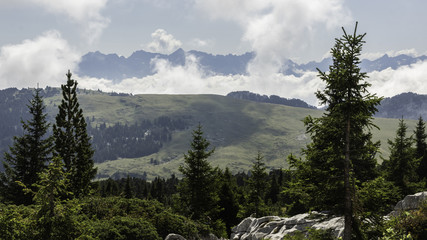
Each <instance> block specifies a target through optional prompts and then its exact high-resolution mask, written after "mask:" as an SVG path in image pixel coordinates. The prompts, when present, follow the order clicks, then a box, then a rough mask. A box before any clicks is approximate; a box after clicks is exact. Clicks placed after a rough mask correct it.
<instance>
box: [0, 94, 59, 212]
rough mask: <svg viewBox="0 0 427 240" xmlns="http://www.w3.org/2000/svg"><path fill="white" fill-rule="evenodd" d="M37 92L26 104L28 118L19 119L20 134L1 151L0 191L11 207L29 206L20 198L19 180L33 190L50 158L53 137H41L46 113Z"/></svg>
mask: <svg viewBox="0 0 427 240" xmlns="http://www.w3.org/2000/svg"><path fill="white" fill-rule="evenodd" d="M40 91H41V89H36V90H35V94H34V95H33V99H32V100H30V101H29V105H27V106H28V109H29V113H30V115H31V119H30V120H27V121H26V122H24V121H23V120H21V123H22V128H23V130H24V135H23V136H20V137H16V136H15V137H14V138H13V141H14V143H13V146H11V147H10V148H9V150H10V152H5V155H4V162H3V166H4V169H5V172H4V173H0V190H1V191H0V192H1V193H2V194H1V195H3V198H4V200H5V201H11V202H13V203H15V204H31V203H32V199H31V196H28V195H24V192H23V191H22V187H21V186H19V185H18V184H17V183H16V182H17V181H20V182H22V183H23V184H25V185H26V186H28V187H29V188H31V189H33V190H34V188H33V187H32V185H33V184H35V183H36V182H37V181H38V180H39V176H38V173H40V172H41V171H43V170H44V169H45V168H46V163H47V162H48V161H49V160H50V158H51V156H52V148H53V138H52V137H46V136H45V135H46V134H47V132H48V129H49V125H50V124H49V123H48V122H47V119H46V117H47V114H45V113H44V110H45V106H44V104H43V97H42V96H40Z"/></svg>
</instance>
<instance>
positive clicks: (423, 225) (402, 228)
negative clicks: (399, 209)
mask: <svg viewBox="0 0 427 240" xmlns="http://www.w3.org/2000/svg"><path fill="white" fill-rule="evenodd" d="M426 236H427V201H425V202H424V203H423V204H422V205H421V208H420V209H419V210H416V211H412V212H404V213H402V214H401V215H400V216H398V217H396V218H393V219H392V220H390V221H389V222H388V223H387V229H386V231H385V232H384V234H383V237H382V238H381V239H383V240H388V239H424V238H425V237H426Z"/></svg>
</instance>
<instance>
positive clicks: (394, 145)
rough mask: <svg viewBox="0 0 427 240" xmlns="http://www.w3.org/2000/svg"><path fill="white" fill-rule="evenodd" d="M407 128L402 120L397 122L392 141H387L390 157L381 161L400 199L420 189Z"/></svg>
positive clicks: (411, 139) (410, 137) (413, 152)
mask: <svg viewBox="0 0 427 240" xmlns="http://www.w3.org/2000/svg"><path fill="white" fill-rule="evenodd" d="M407 130H408V126H407V125H406V124H405V122H404V120H403V119H400V120H399V126H398V129H397V131H396V137H395V138H394V140H393V141H392V140H388V144H389V148H390V157H389V159H388V160H385V161H383V167H384V169H385V171H386V178H387V180H389V181H391V182H393V183H394V185H395V186H397V187H399V189H400V191H401V193H402V197H404V196H405V195H408V194H412V193H415V191H416V190H417V189H418V188H419V187H421V186H422V185H420V184H419V183H418V175H417V172H416V171H417V168H418V160H419V159H418V158H417V157H416V149H415V148H413V144H414V139H413V138H412V136H409V137H407V136H406V134H407Z"/></svg>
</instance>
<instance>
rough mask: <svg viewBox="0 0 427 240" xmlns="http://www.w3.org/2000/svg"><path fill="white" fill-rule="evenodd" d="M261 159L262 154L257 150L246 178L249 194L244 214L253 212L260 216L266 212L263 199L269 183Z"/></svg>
mask: <svg viewBox="0 0 427 240" xmlns="http://www.w3.org/2000/svg"><path fill="white" fill-rule="evenodd" d="M263 159H264V157H263V156H262V154H261V153H260V152H258V154H257V156H256V158H255V162H254V163H253V165H252V169H251V172H250V177H249V179H248V188H249V195H248V203H247V206H246V209H245V212H246V214H252V213H255V216H256V217H261V215H264V214H265V213H266V212H265V201H264V199H265V195H266V193H267V189H268V188H269V186H268V185H269V183H268V181H267V180H268V174H267V172H266V167H265V163H264V162H263Z"/></svg>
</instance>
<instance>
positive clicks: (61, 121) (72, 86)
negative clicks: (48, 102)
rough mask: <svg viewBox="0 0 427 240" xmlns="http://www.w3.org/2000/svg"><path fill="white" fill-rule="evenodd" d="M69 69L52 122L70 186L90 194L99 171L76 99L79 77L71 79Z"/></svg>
mask: <svg viewBox="0 0 427 240" xmlns="http://www.w3.org/2000/svg"><path fill="white" fill-rule="evenodd" d="M71 75H72V74H71V73H70V71H68V73H67V74H66V76H67V78H68V79H67V83H66V84H65V85H61V89H62V97H63V99H62V101H61V104H60V105H59V106H58V108H59V112H58V115H57V116H56V123H55V124H54V125H53V135H54V137H55V151H56V153H57V154H58V155H59V156H60V157H61V158H62V160H63V161H64V166H65V170H66V171H67V172H69V173H70V175H69V178H70V190H71V192H73V193H74V196H75V197H81V196H85V195H87V194H89V192H90V189H91V184H90V182H91V180H92V179H93V178H94V177H95V175H96V168H94V162H93V159H92V157H93V153H94V150H93V149H92V147H91V143H90V137H89V135H88V134H87V132H86V131H87V130H86V128H87V124H86V121H85V119H84V116H83V110H82V109H81V108H80V104H79V102H78V100H77V92H76V88H77V81H75V80H73V79H71Z"/></svg>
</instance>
